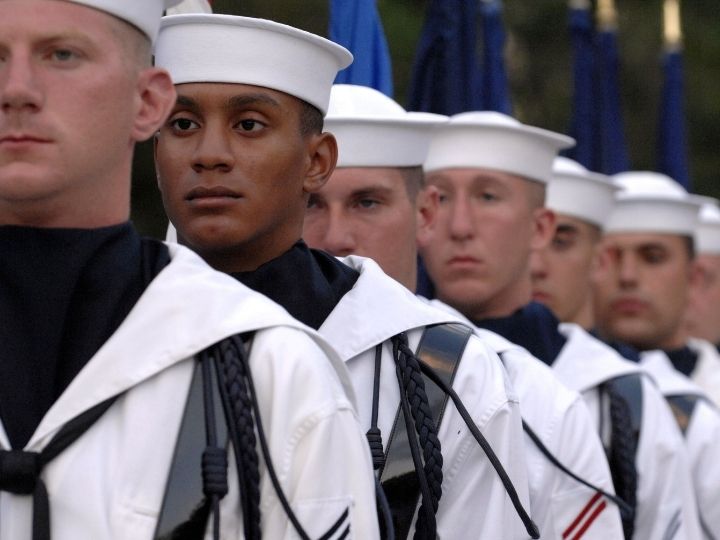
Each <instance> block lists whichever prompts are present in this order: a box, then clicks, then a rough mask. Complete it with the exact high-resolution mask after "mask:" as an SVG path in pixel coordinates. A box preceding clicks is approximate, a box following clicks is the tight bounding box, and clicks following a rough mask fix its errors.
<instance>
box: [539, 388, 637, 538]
mask: <svg viewBox="0 0 720 540" xmlns="http://www.w3.org/2000/svg"><path fill="white" fill-rule="evenodd" d="M557 424H558V425H557V426H548V428H549V429H552V431H554V433H549V434H548V435H547V437H546V441H547V446H548V449H549V450H550V451H551V452H552V453H553V454H554V455H555V457H556V458H557V459H558V460H559V461H560V462H561V463H562V464H563V465H564V466H565V467H567V468H568V469H569V470H570V471H572V472H573V473H575V474H576V475H577V476H579V477H580V478H582V479H584V480H586V481H588V482H590V483H591V484H593V485H594V486H597V487H599V488H601V489H603V490H604V491H607V492H609V493H614V489H613V485H612V478H611V476H610V469H609V467H608V464H607V460H606V458H605V451H604V450H603V447H602V443H601V441H600V438H599V437H598V435H597V433H596V432H595V429H594V427H593V422H592V420H591V418H590V413H589V411H588V409H587V407H586V406H585V403H584V402H583V401H582V398H581V397H580V396H579V395H578V396H577V399H575V400H574V401H573V402H572V403H571V404H570V406H569V407H568V408H567V409H566V412H565V414H563V415H562V416H561V417H560V418H558V419H557ZM539 435H540V434H539ZM532 444H533V443H532V442H529V441H528V445H532ZM533 453H534V455H535V456H534V457H535V460H543V461H544V462H545V463H543V464H542V467H544V469H545V470H546V471H547V477H548V478H547V481H546V482H547V484H548V486H547V488H543V487H540V489H539V491H540V493H538V494H537V496H536V497H534V499H535V500H537V501H539V505H538V506H539V508H537V511H538V520H539V521H541V522H543V523H544V526H543V532H544V535H543V538H545V537H547V538H578V539H580V538H582V539H583V540H590V539H597V540H601V539H602V540H604V539H608V538H622V537H623V530H622V522H621V521H620V513H619V510H618V507H617V505H616V504H615V503H614V502H612V501H611V500H609V499H608V498H606V497H605V496H603V495H601V494H600V493H598V492H597V491H595V490H593V489H590V488H589V487H586V486H584V485H582V484H581V483H580V482H578V481H577V480H575V479H574V478H572V477H570V476H569V475H568V474H566V473H564V472H562V471H560V470H559V469H558V468H557V467H555V466H554V465H552V464H550V463H549V462H548V461H547V458H546V457H545V456H539V457H538V456H537V454H538V452H537V451H536V450H535V449H534V447H533ZM531 474H533V472H532V471H531ZM533 510H534V511H535V508H534V509H533Z"/></svg>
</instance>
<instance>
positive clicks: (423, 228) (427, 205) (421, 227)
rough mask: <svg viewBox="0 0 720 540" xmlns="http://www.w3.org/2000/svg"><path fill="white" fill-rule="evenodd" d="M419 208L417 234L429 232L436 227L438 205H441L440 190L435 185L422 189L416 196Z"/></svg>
mask: <svg viewBox="0 0 720 540" xmlns="http://www.w3.org/2000/svg"><path fill="white" fill-rule="evenodd" d="M416 201H417V202H416V208H417V234H418V237H419V236H421V235H426V234H429V233H430V232H431V231H432V229H433V228H434V227H435V221H436V219H437V213H438V207H439V205H440V192H439V191H438V188H436V187H435V186H427V187H426V188H424V189H421V190H420V191H419V192H418V194H417V197H416Z"/></svg>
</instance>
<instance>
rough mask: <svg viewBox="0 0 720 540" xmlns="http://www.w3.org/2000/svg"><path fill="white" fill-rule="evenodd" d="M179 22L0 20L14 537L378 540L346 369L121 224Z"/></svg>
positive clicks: (82, 11) (60, 17)
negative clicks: (157, 44) (350, 538)
mask: <svg viewBox="0 0 720 540" xmlns="http://www.w3.org/2000/svg"><path fill="white" fill-rule="evenodd" d="M174 3H176V2H174V1H170V0H166V1H163V0H116V1H114V0H82V1H72V2H70V1H60V0H5V1H3V2H2V16H1V17H0V103H1V104H2V108H1V110H0V224H1V225H0V246H1V247H0V249H1V250H2V253H3V257H2V258H1V259H0V276H1V277H0V280H1V282H2V285H3V286H2V287H1V288H0V344H2V354H0V420H1V425H2V428H1V429H0V538H2V539H3V540H29V539H31V538H32V539H45V540H47V539H49V538H53V539H56V540H57V539H78V538H92V539H111V538H123V539H150V538H159V537H164V538H169V537H175V535H176V534H178V533H179V529H180V528H183V529H184V528H186V526H189V525H190V526H194V527H196V528H197V529H196V533H195V534H194V535H191V536H183V538H204V537H205V529H206V524H207V526H208V529H209V531H210V532H212V533H213V535H214V536H213V537H214V538H218V537H219V536H222V538H227V539H230V538H238V539H239V538H259V537H260V534H261V533H262V534H263V535H264V537H265V538H290V537H295V534H296V532H295V527H294V525H293V523H292V522H291V520H290V518H289V516H288V514H289V513H290V512H286V509H285V508H284V507H283V504H281V501H282V500H285V501H286V502H288V504H289V506H288V510H289V509H290V507H292V513H293V514H294V517H295V518H296V520H297V521H298V522H299V523H300V524H301V526H302V527H304V528H305V530H306V531H308V532H309V533H310V534H312V535H313V537H315V538H317V537H319V535H321V534H323V533H325V532H326V531H329V530H331V528H332V527H333V525H336V526H337V527H339V528H340V530H343V531H345V530H348V528H349V530H351V531H352V533H353V534H354V535H356V536H359V537H362V538H373V537H375V536H376V535H377V519H376V515H375V509H374V507H375V501H374V496H373V495H374V482H373V478H372V469H371V464H370V459H369V455H368V453H367V451H366V450H365V449H364V448H362V447H361V444H362V442H363V433H362V432H361V431H360V428H359V424H358V422H357V418H356V415H355V413H354V407H353V403H352V400H351V398H349V397H347V396H348V395H350V394H349V391H351V386H350V385H349V383H348V380H347V375H346V373H345V371H344V366H343V365H342V363H340V362H339V359H338V358H337V357H336V356H335V355H334V354H333V353H332V352H331V349H330V348H329V347H328V345H327V344H326V343H325V342H324V340H322V339H321V338H320V337H319V336H317V335H316V334H315V333H314V332H312V331H310V330H309V329H307V328H305V327H304V326H302V325H300V324H299V323H297V322H296V321H294V320H293V319H292V318H290V317H289V316H288V315H287V314H286V313H285V311H284V310H283V309H281V308H280V307H279V306H277V305H276V304H274V303H272V302H270V301H269V300H267V299H266V298H264V297H263V296H261V295H259V294H257V293H255V292H253V291H250V290H249V289H247V288H245V287H242V286H241V285H239V284H238V283H237V282H236V281H235V280H232V279H230V278H228V277H227V276H225V275H224V274H221V273H219V272H216V271H214V270H212V269H211V268H210V267H209V266H207V265H206V264H205V263H204V262H203V261H202V260H201V259H200V258H199V257H198V256H197V255H196V254H194V253H192V252H191V251H190V250H188V249H186V248H182V247H180V246H177V245H172V246H169V245H165V244H164V243H162V242H159V241H155V240H150V239H143V238H141V237H140V236H139V235H138V233H137V232H136V231H135V229H134V227H133V225H132V224H131V223H130V222H129V211H130V168H131V162H132V154H133V147H134V145H135V143H136V142H137V141H141V140H144V139H147V138H149V137H151V136H152V135H153V133H154V132H155V131H156V130H157V129H158V128H159V127H160V126H161V125H162V124H163V122H164V121H165V118H166V117H167V114H169V112H170V109H171V107H172V106H173V104H174V101H175V91H174V88H173V85H172V81H171V80H170V77H169V75H168V73H167V72H166V71H164V70H162V69H158V68H154V67H151V56H150V49H151V42H152V40H153V39H154V38H155V36H156V34H157V30H158V27H159V25H160V18H161V14H162V11H163V9H164V8H167V7H170V6H172V5H173V4H174ZM248 347H250V348H251V350H250V352H247V348H248ZM328 355H330V356H328ZM196 383H197V384H196ZM300 387H301V388H302V391H299V390H298V388H300ZM204 390H205V391H204ZM190 398H193V399H194V398H199V399H198V400H197V401H192V400H191V399H190ZM204 400H207V404H208V407H203V401H204ZM186 409H187V410H188V411H189V412H191V413H198V416H197V418H196V417H193V418H190V420H192V421H193V422H194V421H195V420H199V422H197V423H193V422H185V420H186V419H187V415H186V414H185V411H186ZM260 411H261V413H262V414H260ZM226 418H227V419H226ZM261 423H262V425H261ZM191 424H192V425H191ZM195 425H197V426H198V429H194V427H193V426H195ZM185 427H188V429H185ZM255 441H257V442H258V444H260V446H262V448H261V447H260V446H256V444H255ZM226 442H227V443H228V444H230V448H229V449H226ZM360 449H362V450H363V451H360ZM196 450H198V452H196ZM174 456H175V457H176V458H178V459H179V461H178V460H176V459H175V457H174ZM184 458H188V459H184ZM228 461H230V463H229V465H228ZM201 464H202V467H201ZM176 465H177V468H176V467H175V466H176ZM271 466H273V468H274V469H273V470H272V471H271V470H270V467H271ZM176 469H177V470H176ZM178 471H179V472H180V473H183V474H180V475H179V477H178V475H177V474H173V472H178ZM271 472H273V473H274V474H273V475H271V474H270V473H271ZM275 484H277V485H275ZM240 486H242V487H240ZM168 488H172V489H168ZM276 488H277V489H276ZM167 501H171V503H170V504H167V505H166V504H165V503H166V502H167ZM183 501H185V503H188V504H189V506H188V505H187V504H184V503H183ZM241 505H242V506H241ZM193 511H195V512H194V513H193V514H192V515H191V512H193ZM209 515H212V516H213V523H208V521H209V519H208V518H209ZM188 518H192V519H191V520H189V519H188ZM161 525H162V527H161Z"/></svg>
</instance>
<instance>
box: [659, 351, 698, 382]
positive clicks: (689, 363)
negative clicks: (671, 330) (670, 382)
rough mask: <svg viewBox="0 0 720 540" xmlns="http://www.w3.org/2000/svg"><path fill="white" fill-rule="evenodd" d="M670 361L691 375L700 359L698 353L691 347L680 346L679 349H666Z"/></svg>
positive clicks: (685, 373) (680, 370)
mask: <svg viewBox="0 0 720 540" xmlns="http://www.w3.org/2000/svg"><path fill="white" fill-rule="evenodd" d="M665 354H667V355H668V358H670V361H671V362H672V364H673V366H675V369H677V370H678V371H679V372H680V373H682V374H683V375H686V376H688V377H690V376H691V375H692V372H693V371H695V366H696V365H697V361H698V354H697V353H696V352H695V351H693V350H691V349H690V347H687V346H685V347H680V348H679V349H673V350H670V351H665Z"/></svg>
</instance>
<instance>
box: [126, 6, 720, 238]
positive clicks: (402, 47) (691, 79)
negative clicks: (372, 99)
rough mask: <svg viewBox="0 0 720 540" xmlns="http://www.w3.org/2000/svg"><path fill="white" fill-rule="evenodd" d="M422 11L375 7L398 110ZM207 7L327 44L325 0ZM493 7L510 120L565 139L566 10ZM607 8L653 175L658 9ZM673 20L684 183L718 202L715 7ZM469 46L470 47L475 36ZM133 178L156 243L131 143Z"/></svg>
mask: <svg viewBox="0 0 720 540" xmlns="http://www.w3.org/2000/svg"><path fill="white" fill-rule="evenodd" d="M338 1H343V0H335V2H336V5H337V2H338ZM345 1H350V0H345ZM445 1H447V2H450V0H445ZM596 1H600V2H601V3H602V1H603V0H596ZM579 3H580V4H582V3H583V2H579ZM430 4H431V1H430V0H377V9H378V13H379V16H380V20H381V22H382V26H383V28H384V32H385V36H386V39H387V44H388V48H389V53H390V59H391V63H392V78H393V97H394V98H395V99H396V100H397V101H398V102H399V103H400V104H402V105H404V106H408V101H407V100H408V99H409V92H410V84H411V83H410V81H411V76H412V75H411V74H412V70H413V63H414V60H415V56H416V51H417V47H418V43H419V41H420V36H421V32H422V29H423V25H424V24H425V22H426V15H427V12H428V8H429V7H430ZM212 6H213V11H214V12H215V13H229V14H235V15H246V16H252V17H262V18H268V19H272V20H275V21H278V22H283V23H286V24H290V25H292V26H296V27H298V28H302V29H304V30H307V31H310V32H313V33H316V34H320V35H323V36H328V25H329V23H330V1H329V0H213V2H212ZM435 7H437V2H436V5H435ZM596 7H597V5H596V4H595V2H593V3H591V8H592V10H593V11H594V9H595V8H596ZM501 8H502V11H501V13H500V15H501V19H502V25H503V28H504V32H505V44H504V49H503V52H502V57H503V60H504V63H505V71H506V74H507V87H508V93H509V98H510V102H511V104H512V113H513V115H514V116H515V117H517V118H518V119H519V120H521V121H522V122H525V123H528V124H531V125H535V126H539V127H544V128H547V129H551V130H553V131H558V132H561V133H570V132H571V122H572V117H573V58H574V56H573V55H574V53H573V48H572V45H571V36H570V31H569V28H568V19H569V12H568V4H567V2H565V1H563V0H504V1H503V2H502V4H501ZM615 8H616V11H617V19H616V27H615V34H616V36H615V38H616V43H617V49H618V59H619V67H618V72H617V73H618V88H619V99H620V111H621V114H622V130H623V134H624V137H625V143H626V144H625V146H626V148H627V154H628V160H629V165H630V167H631V168H633V169H647V170H657V169H658V163H657V161H658V160H657V146H656V139H657V133H658V122H659V111H660V107H661V92H662V87H663V70H662V62H663V52H664V48H663V1H662V0H616V1H615ZM681 21H682V29H683V41H682V60H683V64H684V65H683V71H682V77H683V82H684V99H683V105H684V124H685V127H684V129H685V133H686V136H687V139H686V140H687V169H688V171H689V178H690V185H691V189H692V191H694V192H696V193H699V194H703V195H711V196H713V197H717V198H720V10H718V3H717V0H686V1H685V2H683V4H682V9H681ZM477 38H478V42H480V40H481V38H482V32H481V31H480V30H479V31H478V36H477ZM481 46H482V44H481V43H478V47H481ZM479 58H481V56H479ZM133 174H134V176H133V211H132V214H133V215H132V218H133V220H134V221H135V223H136V225H137V226H138V228H139V229H140V231H141V232H143V233H144V234H147V235H150V236H156V237H163V236H164V234H165V227H166V223H167V222H166V219H165V216H164V212H163V209H162V204H161V201H160V195H159V193H158V191H157V187H156V181H155V172H154V168H153V160H152V143H150V142H147V143H143V144H141V145H138V150H137V152H136V158H135V164H134V170H133Z"/></svg>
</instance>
